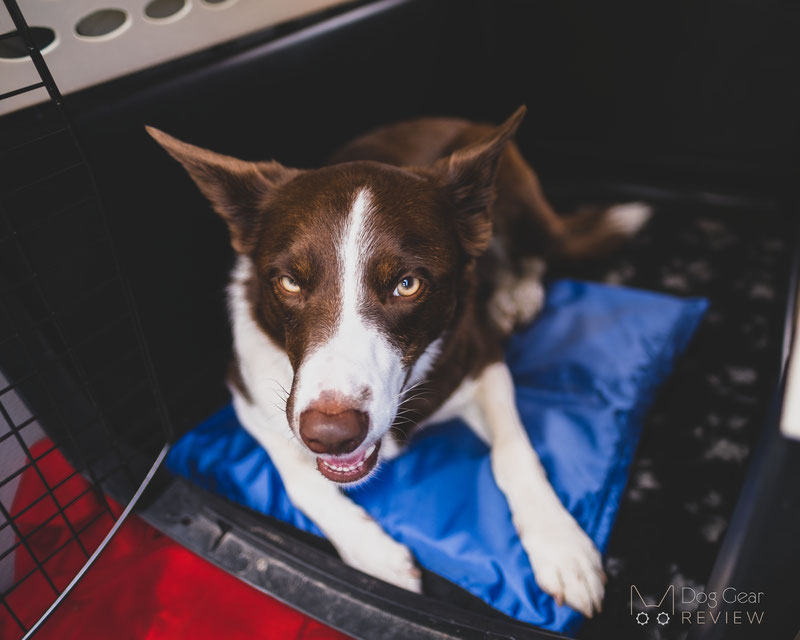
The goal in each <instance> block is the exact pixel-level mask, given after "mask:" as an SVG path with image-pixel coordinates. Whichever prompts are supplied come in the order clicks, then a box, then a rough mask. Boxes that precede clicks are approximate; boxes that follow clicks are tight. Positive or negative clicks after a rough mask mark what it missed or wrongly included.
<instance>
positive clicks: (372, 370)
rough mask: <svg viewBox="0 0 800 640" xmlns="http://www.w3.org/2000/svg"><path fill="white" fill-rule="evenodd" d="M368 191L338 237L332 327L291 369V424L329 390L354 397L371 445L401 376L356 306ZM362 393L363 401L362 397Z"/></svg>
mask: <svg viewBox="0 0 800 640" xmlns="http://www.w3.org/2000/svg"><path fill="white" fill-rule="evenodd" d="M370 207H371V203H370V196H369V191H368V190H367V189H362V190H361V191H359V192H358V194H356V197H355V199H354V202H353V205H352V207H351V210H350V212H349V214H348V219H347V221H346V224H345V225H344V229H343V232H342V234H341V237H340V238H339V240H338V243H337V261H338V265H337V267H338V269H339V273H340V278H339V282H340V287H341V289H340V303H341V307H340V308H339V313H338V318H337V324H336V328H335V330H334V333H333V337H332V338H331V339H330V340H328V342H326V343H323V344H321V345H319V346H317V347H316V348H315V349H314V351H313V352H311V353H310V354H309V355H307V356H306V358H305V359H304V360H303V362H302V364H301V365H300V367H299V369H298V370H297V372H296V373H295V379H296V386H295V403H294V407H295V409H294V416H292V418H291V421H292V426H293V428H295V429H296V425H297V420H298V418H299V417H300V414H301V413H302V412H303V411H305V410H306V409H307V408H308V407H309V405H310V404H312V403H313V402H315V401H316V400H317V399H319V398H320V396H321V395H322V394H323V393H326V392H327V393H333V394H335V395H337V396H340V397H342V396H343V397H346V398H350V399H352V400H354V401H355V402H358V403H359V406H354V407H353V408H354V409H358V410H360V411H364V412H366V413H367V414H368V415H369V433H368V434H367V437H366V439H365V441H364V445H363V446H367V447H368V446H370V445H371V444H373V443H374V442H375V441H376V440H378V439H380V438H381V437H382V436H383V434H384V433H386V432H387V431H388V429H389V427H390V426H391V424H392V422H393V421H394V418H395V414H396V413H397V404H398V402H399V394H400V391H401V389H402V386H403V380H404V379H405V371H404V370H403V366H402V360H401V354H400V353H399V352H398V351H397V350H396V349H395V348H394V347H393V346H392V345H391V343H390V342H389V341H388V340H387V339H386V337H385V336H384V335H383V334H382V333H381V332H380V331H379V329H378V327H376V326H374V325H373V324H371V323H370V322H369V321H368V320H367V319H365V318H364V316H363V315H362V313H361V312H360V311H359V306H360V305H361V303H362V301H363V300H364V297H365V294H366V292H365V286H366V284H365V268H366V264H367V261H368V258H369V255H370V251H371V244H372V236H371V233H370V214H371V211H370ZM365 396H367V397H368V399H367V400H365V401H363V400H361V398H363V397H365Z"/></svg>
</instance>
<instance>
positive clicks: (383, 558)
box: [337, 523, 422, 593]
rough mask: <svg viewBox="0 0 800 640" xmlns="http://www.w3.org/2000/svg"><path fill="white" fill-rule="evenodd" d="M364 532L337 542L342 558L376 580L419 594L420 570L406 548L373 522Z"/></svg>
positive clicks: (420, 584)
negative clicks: (339, 543)
mask: <svg viewBox="0 0 800 640" xmlns="http://www.w3.org/2000/svg"><path fill="white" fill-rule="evenodd" d="M370 524H375V523H370ZM364 533H365V535H363V536H353V540H352V542H349V541H348V542H347V543H346V544H344V545H337V551H338V552H339V555H340V556H341V557H342V560H344V561H345V562H346V563H347V564H349V565H350V566H351V567H355V568H356V569H358V570H359V571H363V572H364V573H368V574H370V575H371V576H374V577H376V578H378V579H379V580H383V581H384V582H389V583H391V584H393V585H396V586H398V587H401V588H402V589H406V590H408V591H413V592H414V593H422V572H421V571H420V570H419V568H418V567H417V565H416V563H415V562H414V556H413V555H411V551H409V549H408V547H406V546H405V545H402V544H400V543H399V542H396V541H395V540H393V539H392V538H391V537H389V535H388V534H387V533H386V532H385V531H383V529H381V528H380V527H379V526H378V525H377V524H375V526H374V527H373V526H370V527H369V529H368V531H367V532H364Z"/></svg>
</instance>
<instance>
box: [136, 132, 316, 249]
mask: <svg viewBox="0 0 800 640" xmlns="http://www.w3.org/2000/svg"><path fill="white" fill-rule="evenodd" d="M145 128H146V129H147V133H149V134H150V135H151V136H152V137H153V139H154V140H155V141H156V142H158V144H160V145H161V146H162V147H164V149H165V150H166V151H167V153H169V154H170V155H171V156H172V157H173V158H175V159H176V160H177V161H178V162H180V163H181V164H182V165H183V168H184V169H186V171H187V173H188V174H189V176H190V177H191V178H192V180H194V182H195V184H196V185H197V186H198V188H199V189H200V191H202V192H203V195H204V196H205V197H206V198H208V200H209V202H211V205H212V206H213V207H214V210H215V211H216V212H217V213H218V214H219V215H220V217H222V219H223V220H225V222H226V223H227V224H228V230H229V231H230V235H231V245H233V248H234V249H235V250H236V251H238V252H239V253H248V252H249V251H251V250H252V249H253V248H254V246H255V242H256V234H255V233H254V230H255V229H256V227H257V225H258V220H259V218H260V216H261V214H262V208H263V204H264V198H265V197H266V196H267V194H268V193H269V192H270V191H272V190H273V189H275V188H276V187H278V186H279V185H281V184H284V183H285V182H287V181H289V180H290V179H291V178H293V177H294V176H296V175H297V174H298V173H300V171H298V170H297V169H289V168H287V167H284V166H283V165H282V164H280V163H278V162H246V161H245V160H239V159H238V158H232V157H231V156H225V155H222V154H221V153H214V152H213V151H209V150H208V149H202V148H200V147H195V146H194V145H191V144H188V143H186V142H182V141H181V140H178V139H177V138H173V137H172V136H171V135H169V134H167V133H164V132H163V131H159V130H158V129H156V128H154V127H145Z"/></svg>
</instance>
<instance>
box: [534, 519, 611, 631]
mask: <svg viewBox="0 0 800 640" xmlns="http://www.w3.org/2000/svg"><path fill="white" fill-rule="evenodd" d="M520 538H521V540H522V546H523V547H524V548H525V551H526V552H527V553H528V559H529V560H530V562H531V566H532V567H533V573H534V577H535V578H536V582H537V584H538V585H539V586H540V587H541V588H542V590H544V591H546V592H547V593H549V594H550V595H551V596H553V598H554V599H555V601H556V602H557V603H558V604H559V605H561V604H564V603H566V604H568V605H569V606H570V607H572V608H573V609H575V610H577V611H580V612H581V613H582V614H583V615H585V616H586V617H587V618H591V617H592V615H593V613H594V612H595V611H597V612H598V613H599V612H600V610H601V608H602V603H603V592H604V591H605V582H606V576H605V573H604V572H603V559H602V557H601V556H600V553H599V552H598V551H597V548H596V547H595V546H594V543H593V542H592V540H591V539H590V538H589V536H587V535H586V533H584V531H583V529H581V528H580V525H578V523H577V522H575V520H573V519H572V517H571V516H570V515H569V514H567V513H563V514H558V515H554V517H553V518H552V519H550V518H546V517H543V516H540V520H539V521H538V524H537V528H536V530H535V531H528V532H526V533H525V534H523V535H521V536H520Z"/></svg>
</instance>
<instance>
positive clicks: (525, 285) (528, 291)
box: [489, 273, 544, 333]
mask: <svg viewBox="0 0 800 640" xmlns="http://www.w3.org/2000/svg"><path fill="white" fill-rule="evenodd" d="M543 305H544V287H542V282H541V279H540V276H539V275H538V273H537V274H535V275H534V274H533V273H531V274H530V275H529V274H527V273H526V274H525V275H524V276H523V277H521V278H517V277H513V276H507V277H505V278H502V279H501V281H500V283H499V284H498V286H497V289H495V292H494V295H493V296H492V299H491V301H490V303H489V312H490V314H491V316H492V319H493V320H494V322H495V324H496V325H497V326H498V328H500V329H501V330H502V331H503V332H504V333H511V332H512V331H513V330H514V328H515V327H518V326H523V325H526V324H528V323H529V322H530V321H531V320H533V318H534V317H535V316H536V314H537V313H539V311H540V310H541V308H542V306H543Z"/></svg>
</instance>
